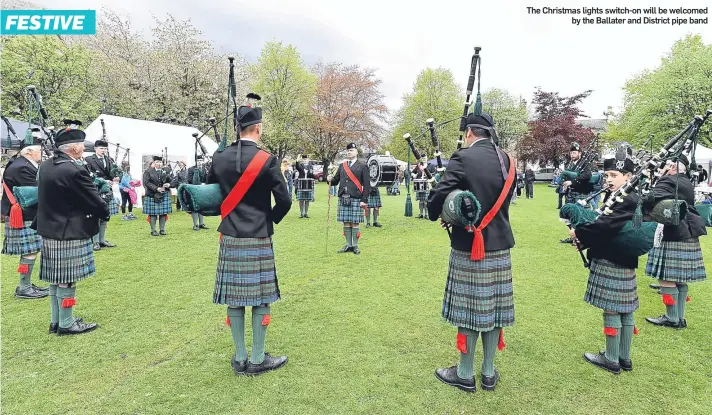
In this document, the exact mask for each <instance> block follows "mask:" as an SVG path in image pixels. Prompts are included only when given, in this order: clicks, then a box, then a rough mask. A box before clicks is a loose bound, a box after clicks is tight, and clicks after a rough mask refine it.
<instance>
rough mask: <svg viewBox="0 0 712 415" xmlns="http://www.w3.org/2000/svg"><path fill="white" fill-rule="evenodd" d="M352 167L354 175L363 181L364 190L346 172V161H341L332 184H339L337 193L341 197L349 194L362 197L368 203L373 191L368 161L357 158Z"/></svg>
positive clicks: (353, 196) (357, 197)
mask: <svg viewBox="0 0 712 415" xmlns="http://www.w3.org/2000/svg"><path fill="white" fill-rule="evenodd" d="M346 162H347V163H348V160H346ZM350 168H351V172H352V173H353V174H354V177H356V179H357V180H358V181H360V182H361V186H363V191H359V190H358V187H356V183H354V182H353V181H352V180H351V178H349V175H348V174H346V170H344V163H339V168H338V169H337V170H336V174H334V177H332V178H331V183H330V184H331V185H332V186H336V185H337V184H338V185H339V191H338V193H337V194H338V196H339V197H341V196H343V195H345V194H348V195H349V196H351V197H352V198H354V199H361V201H362V202H363V203H368V195H369V193H371V176H370V175H369V173H368V166H366V163H362V162H360V161H358V160H356V161H355V162H354V165H353V166H351V167H350Z"/></svg>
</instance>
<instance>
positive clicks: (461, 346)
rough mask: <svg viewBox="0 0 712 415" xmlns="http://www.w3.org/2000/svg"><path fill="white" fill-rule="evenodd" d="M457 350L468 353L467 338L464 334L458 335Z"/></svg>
mask: <svg viewBox="0 0 712 415" xmlns="http://www.w3.org/2000/svg"><path fill="white" fill-rule="evenodd" d="M457 350H459V351H460V352H462V353H467V336H465V335H464V334H462V333H457Z"/></svg>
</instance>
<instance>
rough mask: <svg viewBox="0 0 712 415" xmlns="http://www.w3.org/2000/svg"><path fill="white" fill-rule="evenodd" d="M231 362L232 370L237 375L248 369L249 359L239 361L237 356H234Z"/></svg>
mask: <svg viewBox="0 0 712 415" xmlns="http://www.w3.org/2000/svg"><path fill="white" fill-rule="evenodd" d="M230 364H231V365H232V371H233V372H234V373H235V376H241V375H244V374H245V370H246V369H247V360H241V361H238V360H237V356H232V361H231V362H230Z"/></svg>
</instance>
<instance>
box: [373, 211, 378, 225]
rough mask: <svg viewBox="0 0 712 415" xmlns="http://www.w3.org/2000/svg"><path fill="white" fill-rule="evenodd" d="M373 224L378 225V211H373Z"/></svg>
mask: <svg viewBox="0 0 712 415" xmlns="http://www.w3.org/2000/svg"><path fill="white" fill-rule="evenodd" d="M373 223H378V210H375V209H374V210H373Z"/></svg>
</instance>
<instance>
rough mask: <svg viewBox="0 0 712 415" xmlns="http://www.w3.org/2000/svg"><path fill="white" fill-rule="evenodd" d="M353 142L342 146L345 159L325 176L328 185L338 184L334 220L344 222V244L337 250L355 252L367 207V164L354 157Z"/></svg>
mask: <svg viewBox="0 0 712 415" xmlns="http://www.w3.org/2000/svg"><path fill="white" fill-rule="evenodd" d="M357 156H358V150H357V149H356V144H354V143H349V144H348V145H347V146H346V161H344V162H343V163H341V164H340V165H339V168H338V169H337V170H336V173H335V175H334V177H327V179H326V180H327V181H328V182H329V183H330V184H331V185H332V186H336V185H339V192H338V194H337V195H338V197H339V208H338V210H337V212H336V220H337V221H339V222H342V223H343V224H344V236H345V237H346V245H344V247H343V248H341V249H340V250H339V251H338V253H344V252H353V253H354V254H355V255H359V254H360V253H361V250H360V249H359V247H358V240H359V238H360V237H361V232H360V230H359V226H360V225H359V224H360V223H362V222H363V221H364V209H365V208H366V206H368V195H369V194H370V193H371V176H370V175H369V174H368V166H366V163H362V162H360V161H358V160H357V158H356V157H357Z"/></svg>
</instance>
